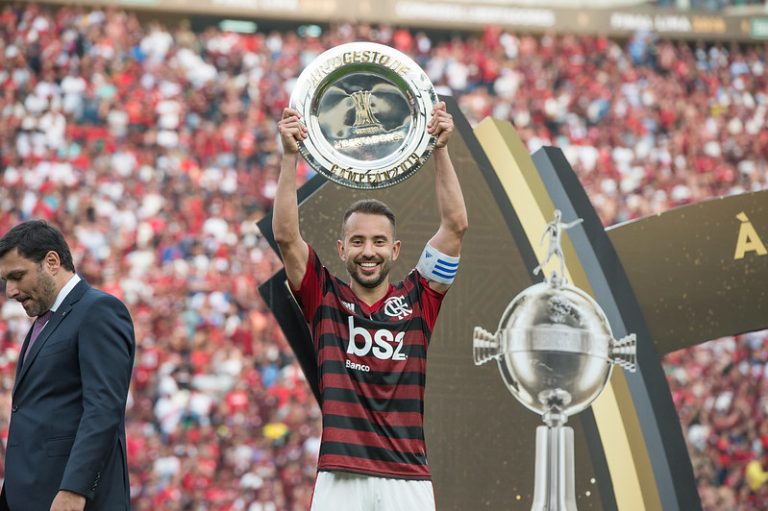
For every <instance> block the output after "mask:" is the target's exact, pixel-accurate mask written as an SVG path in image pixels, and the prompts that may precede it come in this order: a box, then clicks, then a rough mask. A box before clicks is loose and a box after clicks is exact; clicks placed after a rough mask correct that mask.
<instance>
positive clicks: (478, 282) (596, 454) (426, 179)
mask: <svg viewBox="0 0 768 511" xmlns="http://www.w3.org/2000/svg"><path fill="white" fill-rule="evenodd" d="M444 99H446V101H447V103H448V106H449V110H450V112H451V113H452V114H453V116H454V119H455V121H456V127H457V133H455V134H454V136H453V138H452V140H451V145H450V152H451V157H452V159H453V162H454V165H455V167H456V169H457V172H458V175H459V179H460V181H461V184H462V188H463V190H464V194H465V198H466V202H467V208H468V212H469V219H470V229H469V231H468V233H467V236H466V238H465V244H464V249H463V250H462V261H461V270H460V273H459V277H458V278H457V280H456V283H455V284H454V286H453V287H452V289H451V290H450V291H449V294H448V296H447V297H446V299H445V302H444V304H443V307H442V311H441V314H440V318H439V321H438V324H437V327H436V329H435V332H434V336H433V339H432V343H431V346H430V349H429V356H428V367H429V369H428V376H427V396H426V411H425V414H426V423H425V427H426V436H427V445H428V456H429V462H430V465H431V467H432V472H433V476H434V485H435V494H436V498H437V505H438V509H441V510H444V511H448V510H456V511H465V510H469V509H471V510H481V509H487V510H493V511H498V510H526V511H527V510H529V509H530V507H531V499H532V493H533V486H534V454H535V453H534V449H535V428H536V427H537V426H538V425H540V424H541V420H540V418H539V417H538V416H536V415H535V414H533V413H531V412H529V411H528V410H526V409H524V408H523V406H522V405H520V404H519V403H518V402H517V401H516V400H515V399H514V398H513V396H512V395H511V394H510V393H509V391H508V390H507V389H506V387H505V386H504V384H503V382H502V380H501V377H500V375H499V372H498V370H497V368H496V366H495V365H494V364H488V365H485V366H482V367H475V366H474V364H473V362H472V360H473V359H472V331H473V328H474V326H475V325H483V326H485V327H486V328H489V329H492V328H491V327H492V326H494V325H497V324H498V321H499V319H500V318H501V314H502V312H503V310H504V309H505V307H506V306H507V304H508V303H509V302H510V301H511V300H512V298H514V296H515V295H516V294H517V293H518V292H520V291H521V290H522V289H524V288H525V287H527V286H529V285H531V284H533V283H534V278H533V276H532V273H531V272H532V269H533V268H534V267H535V266H536V265H537V258H540V257H541V256H542V255H543V254H542V253H541V251H542V250H543V248H545V247H542V246H540V244H539V240H540V237H541V234H542V232H543V231H544V226H545V224H546V222H547V221H548V220H549V219H551V218H552V212H553V210H554V209H555V208H558V209H560V210H561V211H562V212H563V218H564V219H566V220H568V219H572V218H575V217H577V216H578V217H581V218H583V219H584V223H583V224H582V225H580V226H578V227H577V228H573V229H570V230H568V231H567V232H566V233H564V251H565V255H566V262H567V269H568V273H569V276H570V278H571V280H572V281H573V282H574V283H575V284H576V285H578V286H579V287H581V288H583V289H585V290H586V291H588V292H589V293H591V294H592V296H593V297H594V298H595V299H596V300H597V301H598V302H599V303H600V304H601V306H602V307H603V309H604V310H605V312H606V315H607V316H608V319H609V321H610V322H611V326H612V329H613V333H614V336H615V337H617V338H620V337H621V336H623V335H625V334H626V333H629V332H634V333H637V335H638V363H639V366H640V367H639V371H638V372H637V373H635V374H624V372H623V371H614V373H613V377H612V379H611V382H610V385H609V386H608V387H607V388H606V390H605V392H604V393H603V395H601V396H600V398H599V399H598V400H597V401H596V402H595V403H594V404H593V406H592V407H591V408H590V409H588V410H587V411H585V412H583V413H581V414H579V415H577V416H575V417H573V418H572V419H571V420H570V422H569V424H570V425H571V426H572V427H573V428H574V430H575V431H574V433H575V435H574V436H575V446H576V453H575V456H576V493H577V503H578V507H579V510H580V511H587V510H606V511H611V510H620V511H635V510H640V511H642V510H649V511H651V510H653V511H656V510H659V511H661V510H664V511H675V510H677V511H696V510H699V509H700V508H701V505H700V502H699V498H698V495H697V493H696V486H695V482H694V478H693V472H692V469H691V464H690V461H689V459H688V456H687V451H686V447H685V441H684V438H683V436H682V432H681V429H680V426H679V422H678V418H677V415H676V412H675V409H674V406H673V404H672V401H671V397H670V395H669V389H668V386H667V383H666V379H665V378H664V374H663V371H662V368H661V364H660V358H659V357H660V355H663V354H664V353H666V352H668V351H671V350H674V349H678V348H682V347H686V346H690V345H693V344H695V343H698V342H702V341H705V340H708V339H710V338H713V337H716V336H720V335H726V334H734V333H739V332H743V331H748V330H756V329H761V328H766V327H768V315H766V314H765V312H764V311H765V310H768V298H767V297H766V291H765V288H764V286H763V285H761V283H764V282H766V281H768V256H767V255H766V250H765V247H766V246H768V245H766V243H768V210H767V209H766V206H767V205H768V192H758V193H754V194H748V195H744V196H737V197H730V198H727V199H722V200H718V201H712V202H708V203H704V204H697V205H693V206H689V207H686V208H682V209H679V210H675V211H671V212H669V213H666V214H664V215H660V216H656V217H653V218H648V219H643V220H640V221H637V222H635V223H631V224H625V225H621V226H617V227H614V228H612V229H610V230H609V231H607V232H606V230H605V229H604V228H603V227H602V226H601V224H600V221H599V219H598V217H597V215H596V214H595V212H594V209H593V208H592V206H591V204H590V202H589V198H588V197H587V196H586V194H585V192H584V190H583V188H582V187H581V185H580V184H579V182H578V180H577V178H576V176H575V174H574V173H573V171H572V170H571V168H570V166H569V165H568V162H567V161H566V160H565V158H564V157H563V154H562V152H560V151H559V150H558V149H556V148H545V149H542V150H540V151H537V153H536V154H534V155H533V157H531V156H530V155H529V154H528V152H527V151H526V149H525V147H524V145H523V144H522V142H521V141H520V139H519V137H518V135H517V133H516V132H515V130H514V128H513V127H512V126H511V125H510V124H509V123H505V122H499V121H496V120H493V119H486V120H485V121H483V122H482V123H480V124H479V125H478V126H477V127H476V128H475V129H474V130H473V129H472V128H471V127H470V126H469V124H468V123H467V121H466V120H465V118H464V117H463V116H462V114H461V112H460V111H459V109H458V107H457V105H456V103H455V101H453V99H452V98H444ZM433 171H434V165H433V163H432V162H429V163H428V164H427V165H426V166H425V168H424V169H422V170H421V171H419V173H418V174H416V176H414V177H413V178H411V179H409V180H408V181H406V182H405V183H403V184H400V185H397V186H394V187H391V188H387V189H384V190H379V191H357V190H351V189H347V188H342V187H339V186H338V185H335V184H333V183H331V182H326V181H325V180H323V179H322V178H320V177H315V178H313V179H312V180H311V181H310V182H309V183H307V184H306V185H305V186H304V187H303V188H302V189H301V190H300V193H299V195H300V201H301V207H300V215H301V221H302V233H303V236H304V237H305V239H307V241H308V242H309V243H311V244H312V245H313V246H314V247H315V249H316V250H317V251H318V253H319V254H320V257H321V258H322V259H323V261H324V262H325V263H326V264H327V265H328V267H329V268H330V270H331V271H333V272H335V273H337V274H338V275H345V270H344V267H343V266H342V265H341V264H340V261H339V260H338V256H337V255H336V249H335V240H336V239H337V238H338V237H339V228H340V221H341V214H342V212H343V211H344V209H346V207H347V206H348V205H349V204H350V203H351V202H353V201H354V200H357V199H359V198H362V197H374V198H377V199H380V200H383V201H385V202H387V203H388V204H389V205H390V206H392V208H393V209H394V210H395V212H396V214H397V216H398V236H399V237H400V239H401V240H402V242H403V249H402V254H401V258H400V261H399V263H398V264H397V266H396V268H395V270H393V275H392V277H393V278H395V279H399V278H401V277H403V276H404V275H405V274H406V273H407V272H408V271H409V270H410V269H411V268H412V267H413V266H414V265H415V264H416V261H417V259H418V257H419V254H420V253H421V250H422V248H423V246H424V243H425V242H426V240H428V239H429V238H430V237H431V236H432V234H433V233H434V232H435V230H436V228H437V225H438V216H437V213H436V203H435V193H434V179H433V176H432V173H433ZM259 226H260V228H261V229H262V231H263V232H264V234H265V236H266V237H267V239H269V240H270V242H271V243H272V244H273V248H274V242H273V239H272V233H271V217H267V218H265V219H263V220H262V221H261V222H260V223H259ZM284 281H285V277H284V274H283V272H279V273H278V274H276V275H275V276H274V277H273V278H272V279H271V280H270V281H269V282H266V283H264V284H263V285H262V286H261V288H260V290H261V293H262V296H263V297H264V298H265V300H266V302H267V304H268V305H269V306H270V308H271V310H272V311H273V313H274V314H275V317H276V318H277V320H278V322H279V323H280V326H281V327H282V328H283V331H284V332H285V334H286V336H287V338H288V340H289V342H290V343H291V345H292V347H293V348H294V351H295V352H296V355H297V358H298V360H299V363H300V364H301V366H302V368H303V370H304V372H305V374H306V375H307V380H308V382H309V385H310V387H312V389H313V391H315V393H316V395H317V386H316V369H315V368H314V364H313V362H312V353H311V344H310V341H309V334H308V330H307V328H306V325H305V324H304V323H303V321H302V319H301V316H300V315H299V314H298V313H297V310H296V308H295V304H294V303H293V301H292V299H291V298H290V295H289V293H288V292H287V289H286V286H285V282H284ZM761 312H762V314H761Z"/></svg>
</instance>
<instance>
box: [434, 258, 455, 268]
mask: <svg viewBox="0 0 768 511" xmlns="http://www.w3.org/2000/svg"><path fill="white" fill-rule="evenodd" d="M437 264H442V265H443V266H447V267H448V268H454V269H456V268H458V267H459V263H458V262H455V263H451V262H448V261H446V260H445V259H438V260H437ZM435 266H437V265H435Z"/></svg>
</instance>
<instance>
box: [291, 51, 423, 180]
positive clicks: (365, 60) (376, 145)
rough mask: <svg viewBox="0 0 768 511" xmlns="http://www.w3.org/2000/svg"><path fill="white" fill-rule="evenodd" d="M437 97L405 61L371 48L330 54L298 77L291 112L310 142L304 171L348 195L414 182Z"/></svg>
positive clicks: (303, 145) (301, 147) (417, 69)
mask: <svg viewBox="0 0 768 511" xmlns="http://www.w3.org/2000/svg"><path fill="white" fill-rule="evenodd" d="M436 103H437V93H436V92H435V89H434V87H433V85H432V82H430V80H429V78H428V77H427V75H426V74H425V73H424V71H423V70H422V69H421V68H420V67H419V66H418V65H417V64H416V63H415V62H414V61H413V60H411V58H410V57H408V56H407V55H405V54H403V53H401V52H399V51H397V50H395V49H394V48H390V47H389V46H385V45H382V44H376V43H367V42H355V43H347V44H342V45H340V46H336V47H334V48H331V49H329V50H327V51H325V52H324V53H322V54H321V55H320V56H318V57H317V58H316V59H315V60H314V61H312V63H311V64H310V65H309V66H307V67H306V68H305V69H304V70H303V71H302V73H301V75H300V76H299V78H298V80H297V82H296V87H295V88H294V90H293V92H292V94H291V99H290V103H289V104H290V106H291V108H294V109H296V110H297V111H298V112H299V113H300V114H301V116H302V119H303V121H304V123H305V125H306V127H307V131H308V137H307V138H306V139H304V140H302V141H301V142H300V143H299V150H300V151H301V154H302V156H303V157H304V159H305V160H306V161H307V163H308V164H309V165H310V166H311V167H312V168H313V169H315V171H317V172H318V173H320V174H321V175H323V176H325V177H326V178H328V179H330V180H332V181H334V182H336V183H339V184H341V185H344V186H347V187H350V188H362V189H373V188H384V187H387V186H391V185H394V184H397V183H400V182H402V181H404V180H405V179H407V178H408V177H410V176H412V175H413V174H414V173H415V172H416V171H417V170H418V169H419V168H421V166H422V165H423V164H424V163H425V162H426V161H427V159H428V158H429V156H430V154H431V153H432V151H433V150H434V147H435V142H436V141H435V139H434V137H432V136H430V135H429V134H428V133H427V124H428V122H429V120H430V118H431V116H432V109H433V107H434V105H435V104H436Z"/></svg>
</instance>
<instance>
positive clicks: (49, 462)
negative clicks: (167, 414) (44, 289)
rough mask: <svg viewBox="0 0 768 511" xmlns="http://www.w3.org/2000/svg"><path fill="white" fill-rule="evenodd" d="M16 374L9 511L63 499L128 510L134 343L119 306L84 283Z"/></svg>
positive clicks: (39, 509) (39, 508) (29, 510)
mask: <svg viewBox="0 0 768 511" xmlns="http://www.w3.org/2000/svg"><path fill="white" fill-rule="evenodd" d="M28 343H29V334H27V339H26V340H25V341H24V345H23V347H22V351H21V357H20V358H19V363H18V366H17V368H16V383H15V384H14V388H13V404H12V413H11V424H10V430H9V433H8V449H7V452H6V456H5V475H6V477H5V483H4V486H3V490H2V491H3V494H4V495H3V496H4V497H5V501H6V502H7V505H8V507H9V508H10V510H11V511H49V509H50V506H51V502H53V498H54V497H55V496H56V493H57V492H58V491H59V490H60V489H61V490H70V491H73V492H76V493H79V494H81V495H85V496H86V498H87V504H86V509H88V510H104V511H122V510H128V509H129V508H130V501H129V498H130V497H129V488H128V465H127V462H126V453H125V402H126V398H127V395H128V384H129V382H130V379H131V370H132V368H133V358H134V350H135V341H134V334H133V323H132V321H131V317H130V315H129V313H128V309H126V307H125V305H123V303H122V302H120V300H118V299H117V298H115V297H114V296H112V295H109V294H107V293H104V292H102V291H98V290H96V289H94V288H92V287H90V286H89V285H88V284H87V283H86V282H85V281H84V280H82V281H80V282H78V284H77V285H76V286H75V287H74V289H72V291H71V292H70V293H69V294H68V295H67V297H66V298H65V299H64V302H63V303H62V304H61V306H60V307H59V308H58V310H57V311H56V312H55V313H54V314H53V316H52V317H51V319H50V320H49V323H48V324H47V325H46V326H45V328H44V329H43V331H42V332H41V333H40V337H38V339H37V341H36V342H35V344H34V345H33V346H32V349H31V350H30V352H29V354H28V355H27V358H26V360H24V362H23V363H22V360H23V356H24V352H25V351H26V349H27V345H28Z"/></svg>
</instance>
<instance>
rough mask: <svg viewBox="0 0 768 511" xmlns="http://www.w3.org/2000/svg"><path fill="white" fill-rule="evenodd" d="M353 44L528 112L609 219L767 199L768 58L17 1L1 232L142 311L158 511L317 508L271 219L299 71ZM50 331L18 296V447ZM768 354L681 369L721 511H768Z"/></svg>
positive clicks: (7, 324) (138, 388)
mask: <svg viewBox="0 0 768 511" xmlns="http://www.w3.org/2000/svg"><path fill="white" fill-rule="evenodd" d="M353 40H372V41H376V42H381V43H384V44H389V45H391V46H394V47H396V48H398V49H400V50H401V51H404V52H406V53H408V54H409V55H411V56H412V57H413V58H414V59H416V60H417V62H419V63H420V64H421V65H422V66H423V67H424V69H425V70H426V72H427V73H428V75H429V77H430V78H431V79H432V81H433V82H434V83H435V85H436V87H437V88H438V91H439V92H441V93H446V94H453V95H454V96H455V97H456V98H457V100H458V102H459V105H460V107H461V109H462V111H463V112H464V113H465V115H466V116H467V118H468V119H469V120H470V122H472V123H476V122H478V121H480V120H481V119H482V118H484V117H486V116H489V115H490V116H494V117H496V118H500V119H506V120H510V121H512V122H513V123H514V125H515V126H516V128H517V130H518V131H519V133H520V134H521V136H522V137H523V139H524V140H525V142H526V143H527V144H528V146H529V148H530V149H531V150H535V149H536V148H538V147H540V146H542V145H557V146H559V147H561V148H562V149H563V150H564V152H565V154H566V156H567V157H568V159H569V161H570V162H571V163H572V164H573V166H574V168H575V169H576V171H577V172H578V174H579V177H580V179H581V181H582V183H583V184H584V186H585V188H586V189H587V192H588V193H589V196H590V197H591V199H592V201H593V203H594V205H595V207H596V209H597V210H598V213H599V214H600V216H601V218H602V220H603V222H604V223H605V225H611V224H615V223H618V222H622V221H626V220H631V219H634V218H639V217H642V216H646V215H649V214H653V213H656V212H659V211H664V210H666V209H669V208H672V207H675V206H679V205H684V204H687V203H691V202H696V201H701V200H705V199H707V198H711V197H717V196H723V195H729V194H734V193H742V192H745V191H751V190H759V189H764V188H766V187H768V130H766V129H765V126H766V114H767V113H768V73H766V69H765V66H766V46H765V45H762V46H760V45H748V46H739V45H736V44H733V45H720V44H715V45H704V44H694V45H691V44H688V43H683V42H673V41H667V40H659V39H656V38H654V37H652V36H649V35H648V34H639V35H638V36H637V37H635V38H633V39H632V40H631V41H628V42H627V43H626V44H624V43H620V42H616V41H612V40H609V39H606V38H603V37H591V36H572V35H560V36H553V35H544V36H529V35H523V34H515V33H512V32H509V31H505V30H502V29H500V28H495V27H488V28H487V29H486V30H485V31H484V32H483V33H482V34H473V35H461V36H459V35H457V36H454V37H450V38H441V37H437V36H435V35H432V36H430V35H429V34H427V33H425V32H422V31H409V30H405V29H399V28H395V27H389V26H368V25H349V24H341V25H338V26H333V27H330V28H328V29H327V30H325V31H324V32H323V33H322V34H320V35H318V36H316V37H310V36H305V37H299V36H298V34H297V32H296V31H286V32H269V33H255V34H237V33H232V32H222V31H221V30H219V29H218V28H215V27H209V28H207V29H205V30H203V31H200V32H193V31H192V30H191V29H190V25H189V24H188V23H185V22H184V21H182V22H180V23H179V24H178V26H174V27H169V26H163V25H161V24H159V23H157V22H150V23H147V24H142V23H140V21H139V20H138V19H137V18H136V16H135V15H134V14H132V13H130V12H126V11H122V10H113V9H106V10H93V9H90V8H85V7H63V8H57V9H49V8H45V7H40V6H36V5H30V4H24V5H20V6H14V5H8V4H6V5H5V6H3V7H2V10H1V11H0V84H1V85H2V92H0V233H2V232H5V231H7V230H8V229H9V228H10V227H11V226H13V225H14V224H16V223H18V222H20V221H22V220H26V219H29V218H33V217H36V218H44V219H47V220H49V221H51V222H52V223H54V224H55V225H57V226H59V227H60V228H61V229H62V230H63V231H64V233H65V234H66V235H67V237H68V239H69V241H70V244H71V245H72V246H73V249H74V252H75V253H74V256H75V261H76V266H77V268H78V271H79V273H81V274H82V275H83V276H84V277H85V278H86V279H87V280H88V281H89V282H90V283H91V284H92V285H95V286H96V287H99V288H102V289H104V290H106V291H109V292H111V293H113V294H115V295H118V296H120V297H121V298H122V299H123V300H124V301H125V302H126V303H127V304H128V305H129V307H130V309H131V313H132V315H133V319H134V322H135V326H136V339H137V345H138V350H137V361H136V367H135V370H134V378H133V383H132V387H131V392H130V396H129V403H128V412H127V414H128V415H127V418H128V426H127V427H128V432H127V433H128V439H129V440H128V455H129V467H130V471H131V494H132V498H133V502H134V508H135V509H137V510H139V511H141V510H156V509H163V510H169V511H171V510H187V509H190V510H210V511H234V510H245V511H278V510H279V511H283V510H305V509H307V508H308V503H309V500H310V498H311V488H312V483H313V480H314V467H315V461H316V457H317V453H318V448H319V436H320V423H319V411H318V408H317V406H316V404H315V402H314V398H313V396H312V395H311V392H310V391H309V390H308V388H307V386H306V384H305V383H304V382H303V380H302V375H301V373H300V370H299V369H298V366H297V365H296V364H295V362H294V359H293V356H292V353H291V350H290V348H289V347H288V345H287V343H286V341H285V339H284V338H283V336H282V334H281V332H280V330H279V328H277V326H276V324H275V323H274V321H273V320H272V318H271V315H270V313H269V311H268V309H267V308H266V306H265V304H264V303H263V301H262V300H261V298H260V297H259V295H258V290H257V288H258V285H259V284H260V283H261V282H263V281H265V280H266V279H267V278H269V277H270V276H271V275H272V274H273V273H274V272H275V271H276V270H277V269H278V268H279V266H280V263H279V261H278V259H277V258H276V257H275V256H274V254H273V253H272V252H271V250H270V248H269V247H268V245H267V244H266V242H265V241H264V239H263V237H262V236H261V234H260V232H259V230H258V228H257V227H256V225H255V222H256V221H257V220H259V219H260V218H261V217H262V216H263V215H264V214H265V213H266V212H267V211H269V209H270V207H271V201H272V198H273V196H274V190H275V184H276V175H277V172H278V161H279V154H278V148H279V143H278V135H277V133H276V126H275V120H276V119H277V118H278V117H279V115H280V112H281V111H282V109H283V108H284V107H285V106H286V105H287V102H288V98H289V95H290V92H291V90H292V86H293V84H294V82H295V79H296V78H297V77H298V75H299V73H300V72H301V70H302V69H303V67H304V66H305V65H306V64H307V63H309V62H311V61H312V59H313V58H314V57H316V56H317V55H319V54H320V53H321V52H322V51H324V50H325V49H327V48H329V47H332V46H335V45H338V44H341V43H344V42H350V41H353ZM310 176H311V171H310V170H309V169H308V168H307V167H306V166H302V167H301V168H300V179H301V180H302V181H303V180H306V179H307V178H309V177H310ZM29 325H30V321H29V319H28V318H27V317H26V316H25V314H24V312H23V309H22V308H21V307H20V306H19V304H17V303H15V302H9V301H7V300H5V298H4V297H3V298H0V433H2V435H3V439H4V438H5V436H6V435H7V424H8V414H9V412H10V394H11V389H12V387H13V380H14V374H15V372H14V371H15V365H16V361H17V357H18V352H19V348H20V346H21V342H22V341H23V336H24V334H25V333H26V331H27V329H28V328H29ZM766 340H767V339H766V334H764V333H759V334H750V335H745V336H740V337H736V338H731V339H727V340H724V341H717V342H712V343H708V344H705V345H702V346H699V347H697V348H695V349H692V350H688V351H686V352H679V353H675V354H673V355H671V356H670V357H669V358H668V360H667V362H668V364H667V366H666V367H667V369H668V373H669V379H670V385H671V388H672V391H673V395H674V398H675V402H676V404H677V405H678V407H679V409H680V416H681V421H682V424H683V428H684V431H685V432H686V434H687V436H688V441H689V450H690V452H691V455H692V459H693V460H694V465H695V467H696V474H697V478H698V482H699V488H700V493H701V495H702V500H703V502H704V505H705V509H706V510H715V509H717V510H721V509H733V510H740V509H744V510H747V509H766V508H768V490H765V489H760V490H758V491H756V492H752V491H750V490H749V489H748V488H747V487H746V485H745V484H744V478H743V469H744V464H745V463H746V461H748V460H750V459H753V458H757V459H760V458H761V457H762V456H763V452H764V451H765V450H766V449H768V421H766V420H765V416H766V405H765V403H764V402H763V398H761V395H764V394H766V393H765V392H760V391H762V390H764V387H765V386H766V383H765V382H766V378H765V377H764V372H765V368H766V367H768V365H767V363H768V349H766V348H765V347H764V346H765V344H766V343H765V341H766ZM723 352H727V354H728V356H722V355H723ZM728 361H730V362H728ZM1 476H2V467H0V477H1ZM750 506H752V507H750Z"/></svg>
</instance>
